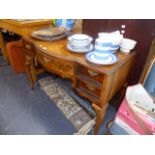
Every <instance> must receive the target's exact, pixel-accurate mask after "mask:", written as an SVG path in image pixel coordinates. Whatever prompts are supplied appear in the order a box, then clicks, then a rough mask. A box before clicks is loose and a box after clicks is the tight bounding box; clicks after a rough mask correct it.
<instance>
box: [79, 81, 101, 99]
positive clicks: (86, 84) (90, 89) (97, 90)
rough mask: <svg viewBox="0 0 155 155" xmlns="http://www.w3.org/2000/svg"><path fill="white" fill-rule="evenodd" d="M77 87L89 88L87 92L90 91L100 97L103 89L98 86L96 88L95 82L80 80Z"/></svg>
mask: <svg viewBox="0 0 155 155" xmlns="http://www.w3.org/2000/svg"><path fill="white" fill-rule="evenodd" d="M77 87H79V88H83V89H85V90H87V92H89V93H90V94H92V95H95V96H98V97H100V94H101V91H100V90H99V89H98V88H96V87H95V86H94V85H93V84H88V83H85V82H82V81H78V86H77Z"/></svg>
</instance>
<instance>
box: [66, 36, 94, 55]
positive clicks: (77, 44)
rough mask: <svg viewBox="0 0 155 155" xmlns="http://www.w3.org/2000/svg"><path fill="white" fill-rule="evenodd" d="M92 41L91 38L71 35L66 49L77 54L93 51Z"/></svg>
mask: <svg viewBox="0 0 155 155" xmlns="http://www.w3.org/2000/svg"><path fill="white" fill-rule="evenodd" d="M92 40H93V39H92V37H90V36H88V35H85V34H75V35H72V36H70V37H69V38H68V45H67V49H68V50H70V51H72V52H77V53H84V52H88V51H91V50H92V49H93V45H92V44H91V41H92Z"/></svg>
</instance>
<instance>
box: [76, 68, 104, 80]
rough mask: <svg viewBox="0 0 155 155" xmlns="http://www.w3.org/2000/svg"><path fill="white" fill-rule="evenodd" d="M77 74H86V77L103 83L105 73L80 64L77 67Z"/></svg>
mask: <svg viewBox="0 0 155 155" xmlns="http://www.w3.org/2000/svg"><path fill="white" fill-rule="evenodd" d="M77 74H78V75H80V74H82V75H84V76H86V77H89V78H91V79H93V80H94V81H97V82H99V83H102V81H103V75H102V74H100V73H97V72H96V71H93V70H91V69H88V68H85V67H83V66H80V65H78V67H77Z"/></svg>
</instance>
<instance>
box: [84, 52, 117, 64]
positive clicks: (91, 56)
mask: <svg viewBox="0 0 155 155" xmlns="http://www.w3.org/2000/svg"><path fill="white" fill-rule="evenodd" d="M106 57H107V59H106V60H105V59H104V60H102V61H101V60H97V59H95V52H89V53H87V54H86V59H87V60H88V61H89V62H92V63H94V64H98V65H112V64H115V63H116V62H117V61H118V57H117V56H116V55H115V54H108V56H106Z"/></svg>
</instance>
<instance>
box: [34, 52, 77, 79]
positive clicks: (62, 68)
mask: <svg viewBox="0 0 155 155" xmlns="http://www.w3.org/2000/svg"><path fill="white" fill-rule="evenodd" d="M36 58H37V60H38V61H39V62H40V63H41V64H42V65H43V66H44V67H45V68H47V69H48V70H49V71H55V72H56V73H57V74H61V76H64V77H65V75H69V76H73V75H74V64H73V63H71V62H68V61H64V60H62V59H57V58H55V57H52V56H47V55H45V54H43V53H41V52H36Z"/></svg>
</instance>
